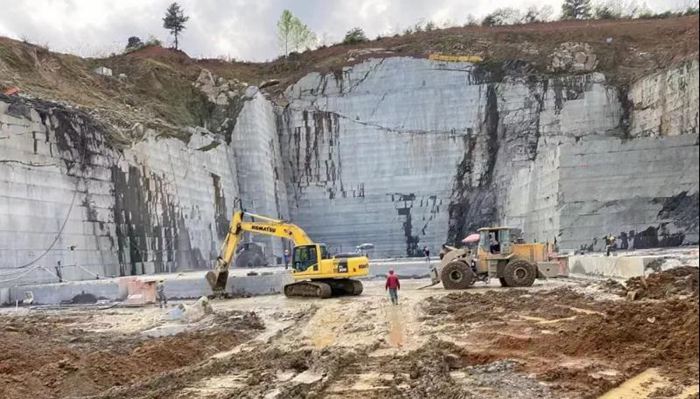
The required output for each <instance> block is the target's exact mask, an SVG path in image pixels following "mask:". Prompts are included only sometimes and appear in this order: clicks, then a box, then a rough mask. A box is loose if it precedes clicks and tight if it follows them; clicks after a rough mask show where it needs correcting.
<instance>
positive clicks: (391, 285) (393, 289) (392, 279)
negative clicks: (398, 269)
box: [384, 269, 401, 305]
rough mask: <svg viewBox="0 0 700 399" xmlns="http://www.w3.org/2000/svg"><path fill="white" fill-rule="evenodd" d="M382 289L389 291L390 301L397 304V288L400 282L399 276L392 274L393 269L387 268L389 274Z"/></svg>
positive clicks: (399, 287) (398, 288) (399, 286)
mask: <svg viewBox="0 0 700 399" xmlns="http://www.w3.org/2000/svg"><path fill="white" fill-rule="evenodd" d="M384 289H385V290H388V291H389V298H391V303H392V304H394V305H398V304H399V290H400V289H401V283H399V276H397V275H395V274H394V269H389V275H388V276H386V284H385V286H384Z"/></svg>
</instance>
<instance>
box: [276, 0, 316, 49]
mask: <svg viewBox="0 0 700 399" xmlns="http://www.w3.org/2000/svg"><path fill="white" fill-rule="evenodd" d="M277 39H278V41H279V46H280V50H282V51H283V52H284V56H285V58H286V57H287V56H289V53H290V50H291V51H297V52H298V51H299V50H301V49H306V48H310V47H312V46H313V45H314V44H316V35H315V34H314V33H313V32H312V31H311V30H310V29H309V27H308V26H306V25H305V24H304V23H303V22H301V20H300V19H299V18H297V17H295V16H294V14H292V13H291V11H289V10H284V11H282V15H281V16H280V19H279V21H278V22H277Z"/></svg>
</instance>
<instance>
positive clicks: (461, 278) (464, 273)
mask: <svg viewBox="0 0 700 399" xmlns="http://www.w3.org/2000/svg"><path fill="white" fill-rule="evenodd" d="M440 280H442V286H443V287H445V289H448V290H463V289H465V288H469V287H471V286H472V285H473V284H474V281H476V276H475V275H474V272H473V271H472V269H471V268H470V267H469V265H467V264H466V263H464V262H461V261H452V262H450V263H448V264H447V265H445V267H443V268H442V271H441V272H440Z"/></svg>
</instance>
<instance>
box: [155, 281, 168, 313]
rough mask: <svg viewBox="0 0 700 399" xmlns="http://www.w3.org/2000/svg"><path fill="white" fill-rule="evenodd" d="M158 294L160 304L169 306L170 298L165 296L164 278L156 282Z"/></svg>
mask: <svg viewBox="0 0 700 399" xmlns="http://www.w3.org/2000/svg"><path fill="white" fill-rule="evenodd" d="M156 295H157V297H158V304H159V305H160V307H161V308H163V306H165V307H167V306H168V298H167V297H166V296H165V284H163V280H160V281H158V283H157V284H156Z"/></svg>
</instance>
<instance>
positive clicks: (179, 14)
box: [163, 3, 190, 50]
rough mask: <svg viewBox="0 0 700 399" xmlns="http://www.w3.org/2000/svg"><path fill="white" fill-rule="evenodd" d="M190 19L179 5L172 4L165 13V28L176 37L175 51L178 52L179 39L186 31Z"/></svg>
mask: <svg viewBox="0 0 700 399" xmlns="http://www.w3.org/2000/svg"><path fill="white" fill-rule="evenodd" d="M188 19H190V17H186V16H185V12H184V11H183V10H182V9H181V8H180V5H179V4H177V3H172V4H171V5H170V6H169V7H168V9H167V10H166V11H165V17H163V28H165V29H168V30H169V31H170V34H171V35H173V36H174V37H175V50H177V45H178V41H177V37H178V35H179V34H180V32H182V31H183V30H185V22H187V20H188Z"/></svg>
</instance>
